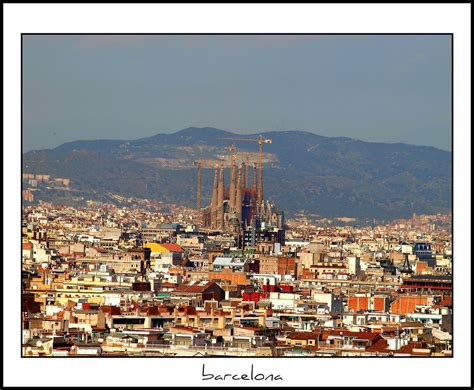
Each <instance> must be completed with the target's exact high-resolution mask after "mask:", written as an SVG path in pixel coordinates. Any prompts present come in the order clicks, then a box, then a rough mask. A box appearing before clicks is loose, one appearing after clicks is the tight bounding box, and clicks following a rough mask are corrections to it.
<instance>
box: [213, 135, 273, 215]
mask: <svg viewBox="0 0 474 390" xmlns="http://www.w3.org/2000/svg"><path fill="white" fill-rule="evenodd" d="M218 139H220V140H228V141H242V142H257V143H258V145H259V169H258V172H259V175H258V176H259V178H258V187H257V204H258V207H260V205H261V203H262V200H263V144H271V143H272V140H271V139H270V138H264V137H262V136H260V137H259V138H236V137H220V138H218Z"/></svg>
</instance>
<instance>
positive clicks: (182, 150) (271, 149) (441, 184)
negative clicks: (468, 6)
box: [23, 127, 452, 219]
mask: <svg viewBox="0 0 474 390" xmlns="http://www.w3.org/2000/svg"><path fill="white" fill-rule="evenodd" d="M260 134H261V135H263V136H264V137H267V138H272V140H273V143H272V144H265V145H264V193H265V198H268V199H270V200H273V201H275V202H277V204H278V205H279V207H281V208H282V209H284V210H285V211H286V212H287V213H289V214H292V213H296V212H299V211H304V212H307V213H316V214H319V215H321V216H328V217H340V216H348V217H356V218H376V219H393V218H400V217H407V216H410V215H411V214H412V213H414V212H415V213H418V214H433V213H438V212H443V213H444V212H447V211H450V210H451V201H452V192H451V183H452V174H451V168H452V166H451V164H452V162H451V153H450V152H447V151H443V150H439V149H436V148H433V147H425V146H413V145H407V144H400V143H398V144H386V143H370V142H363V141H358V140H354V139H350V138H344V137H322V136H319V135H316V134H313V133H309V132H304V131H283V132H266V133H260ZM260 134H253V135H238V134H234V133H231V132H228V131H224V130H220V129H215V128H210V127H206V128H196V127H190V128H187V129H184V130H181V131H178V132H176V133H173V134H157V135H155V136H152V137H147V138H141V139H137V140H129V141H123V140H96V141H75V142H69V143H65V144H63V145H61V146H59V147H57V148H55V149H48V150H35V151H30V152H28V153H25V154H24V155H23V172H28V173H41V174H50V175H53V176H58V177H67V178H70V179H71V180H72V183H73V187H74V188H75V189H77V190H78V191H82V192H84V193H89V194H90V196H91V197H94V196H97V195H98V194H101V193H104V192H112V193H117V194H121V195H124V196H135V197H143V198H154V199H159V200H162V201H164V202H172V203H181V204H183V205H187V206H194V204H195V197H196V195H195V194H196V168H195V167H194V166H193V162H194V161H196V160H198V159H201V160H202V161H203V168H204V169H203V178H202V204H203V205H206V204H207V203H208V202H209V201H210V194H211V186H212V175H213V169H212V167H213V166H214V164H215V163H216V161H218V160H219V158H220V156H222V155H224V156H227V157H226V158H227V159H228V153H227V152H226V151H225V150H224V147H225V146H227V145H229V144H230V143H232V142H234V144H235V145H236V146H237V148H238V151H239V152H241V153H242V155H243V156H244V158H245V156H247V155H248V156H249V158H250V161H255V160H256V159H257V156H258V154H257V153H258V145H257V144H256V143H251V142H239V141H226V140H219V139H218V138H219V137H237V138H248V137H257V136H259V135H260ZM227 180H228V178H227Z"/></svg>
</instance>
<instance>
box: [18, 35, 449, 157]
mask: <svg viewBox="0 0 474 390" xmlns="http://www.w3.org/2000/svg"><path fill="white" fill-rule="evenodd" d="M22 54H23V148H24V149H23V150H24V151H25V152H26V151H29V150H32V149H45V148H53V147H56V146H58V145H61V144H62V143H64V142H69V141H75V140H84V139H88V140H89V139H124V140H125V139H126V140H130V139H137V138H142V137H148V136H152V135H155V134H158V133H173V132H176V131H179V130H181V129H184V128H187V127H207V126H209V127H216V128H219V129H223V130H228V131H232V132H235V133H239V134H246V133H247V134H250V133H258V132H264V131H280V130H281V131H288V130H304V131H309V132H313V133H316V134H319V135H323V136H329V137H341V136H344V137H350V138H355V139H359V140H363V141H370V142H390V143H393V142H403V143H408V144H414V145H426V146H434V147H437V148H440V149H444V150H451V147H452V145H451V143H452V140H451V115H452V112H451V37H450V36H447V35H385V36H384V35H353V36H350V35H332V36H330V35H260V36H259V35H248V36H244V35H214V36H212V35H175V36H172V35H82V36H81V35H24V36H23V53H22Z"/></svg>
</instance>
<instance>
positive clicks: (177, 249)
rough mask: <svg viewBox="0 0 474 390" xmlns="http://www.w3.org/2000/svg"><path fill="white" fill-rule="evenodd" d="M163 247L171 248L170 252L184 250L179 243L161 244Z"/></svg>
mask: <svg viewBox="0 0 474 390" xmlns="http://www.w3.org/2000/svg"><path fill="white" fill-rule="evenodd" d="M160 245H161V246H162V247H163V248H165V249H167V250H169V251H170V252H179V253H182V252H184V250H183V248H181V247H180V246H179V245H178V244H160Z"/></svg>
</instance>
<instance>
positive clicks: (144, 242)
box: [22, 137, 453, 357]
mask: <svg viewBox="0 0 474 390" xmlns="http://www.w3.org/2000/svg"><path fill="white" fill-rule="evenodd" d="M234 141H235V140H234ZM253 141H255V142H257V143H259V145H260V151H262V145H264V144H265V143H269V142H271V140H270V139H264V138H263V137H262V138H258V139H255V140H253ZM260 156H261V154H260ZM228 160H230V162H228V163H227V165H229V168H225V167H224V165H225V164H224V159H222V160H221V161H217V162H216V164H215V167H214V180H213V186H212V190H211V189H206V191H207V192H211V193H212V196H211V202H210V204H209V205H207V206H205V207H201V191H204V189H202V188H201V170H202V164H201V162H199V161H198V162H197V170H196V207H195V208H186V207H182V206H179V205H176V204H163V203H161V202H157V201H153V200H147V199H137V198H124V197H121V196H119V195H116V196H115V197H114V199H115V200H116V202H115V204H114V203H106V202H99V201H87V202H86V205H85V206H82V207H77V206H76V207H73V206H65V205H55V204H52V203H49V202H45V201H41V200H40V201H39V202H36V203H35V202H34V195H33V194H34V193H35V191H38V183H44V184H48V183H49V185H50V186H52V187H53V188H56V187H58V186H59V188H61V189H64V188H66V189H67V188H68V187H70V186H73V185H74V183H72V182H71V181H70V180H69V179H65V178H54V177H52V176H51V175H48V174H43V175H34V174H29V173H24V174H23V183H24V190H23V200H24V208H23V213H22V289H23V291H22V324H23V329H22V335H23V345H22V354H23V356H27V357H28V356H140V357H143V356H164V357H173V356H176V357H180V356H181V357H193V356H233V357H256V356H266V357H289V356H293V357H298V356H314V357H318V356H347V357H354V356H364V357H367V356H427V357H430V356H451V355H452V329H453V328H452V315H453V303H452V235H451V229H452V225H451V219H452V216H451V215H450V214H436V215H416V214H413V215H412V216H411V217H410V218H406V219H398V220H392V221H390V222H389V223H387V224H384V225H376V226H365V227H364V226H349V225H348V226H346V225H344V223H342V224H341V223H339V224H337V225H333V224H331V222H332V221H330V220H329V221H326V224H325V226H320V225H319V226H318V225H317V224H314V223H313V222H312V221H311V220H309V219H307V218H305V217H304V216H299V217H295V218H288V219H287V218H285V214H284V211H282V210H281V209H280V208H279V207H281V206H280V205H278V207H277V205H275V204H273V203H271V202H270V201H268V200H266V199H264V187H263V183H264V180H263V174H264V169H263V166H262V162H261V160H260V161H257V162H255V163H253V164H249V163H248V161H246V159H245V158H240V159H239V156H238V155H237V154H236V152H235V147H233V148H231V150H230V153H229V155H228ZM226 170H228V171H229V172H225V171H226ZM225 173H226V174H227V175H225ZM225 176H228V177H230V182H229V183H228V184H227V185H226V183H225V179H224V177H225ZM350 220H351V219H350V218H346V219H345V218H342V222H348V221H350ZM328 222H329V223H328ZM338 225H339V226H338Z"/></svg>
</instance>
